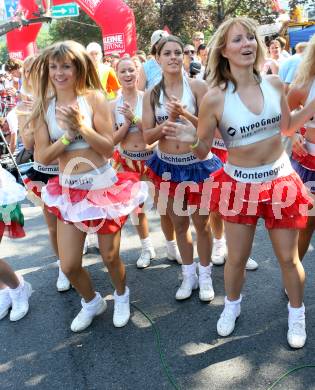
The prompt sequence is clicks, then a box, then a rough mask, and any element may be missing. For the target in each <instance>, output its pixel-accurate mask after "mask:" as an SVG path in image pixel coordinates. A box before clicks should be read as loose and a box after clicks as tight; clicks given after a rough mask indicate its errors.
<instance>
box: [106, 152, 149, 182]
mask: <svg viewBox="0 0 315 390" xmlns="http://www.w3.org/2000/svg"><path fill="white" fill-rule="evenodd" d="M112 161H113V163H112V166H113V168H114V169H115V170H116V171H118V170H119V169H120V168H121V169H122V170H123V171H124V172H135V173H139V174H140V175H141V176H143V175H145V174H146V171H147V167H146V165H145V162H146V161H145V160H138V161H137V160H131V159H129V158H125V157H122V155H121V154H120V153H119V150H115V152H114V154H113V157H112Z"/></svg>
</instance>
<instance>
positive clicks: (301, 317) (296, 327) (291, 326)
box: [287, 303, 306, 348]
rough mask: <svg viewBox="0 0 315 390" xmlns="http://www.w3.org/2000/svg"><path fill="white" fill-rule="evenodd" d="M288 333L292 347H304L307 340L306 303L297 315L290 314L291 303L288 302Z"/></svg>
mask: <svg viewBox="0 0 315 390" xmlns="http://www.w3.org/2000/svg"><path fill="white" fill-rule="evenodd" d="M288 308H289V317H288V334H287V339H288V343H289V345H290V347H291V348H303V347H304V344H305V342H306V331H305V308H304V305H303V307H302V308H301V310H298V312H299V314H298V317H297V316H293V315H290V303H289V304H288Z"/></svg>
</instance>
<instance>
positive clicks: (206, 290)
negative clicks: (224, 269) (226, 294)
mask: <svg viewBox="0 0 315 390" xmlns="http://www.w3.org/2000/svg"><path fill="white" fill-rule="evenodd" d="M213 298H214V290H213V286H212V279H211V276H208V277H207V278H200V276H199V299H200V300H201V301H202V302H210V301H212V300H213Z"/></svg>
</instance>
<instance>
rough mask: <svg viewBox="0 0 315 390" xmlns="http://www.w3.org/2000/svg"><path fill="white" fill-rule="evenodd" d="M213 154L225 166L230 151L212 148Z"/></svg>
mask: <svg viewBox="0 0 315 390" xmlns="http://www.w3.org/2000/svg"><path fill="white" fill-rule="evenodd" d="M211 152H212V153H213V154H215V155H216V156H217V157H218V158H219V159H220V160H221V161H222V163H223V164H225V163H226V162H227V158H228V151H227V150H223V149H218V148H214V147H213V148H211Z"/></svg>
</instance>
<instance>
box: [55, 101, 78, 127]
mask: <svg viewBox="0 0 315 390" xmlns="http://www.w3.org/2000/svg"><path fill="white" fill-rule="evenodd" d="M56 110H57V111H58V114H59V115H58V116H59V118H60V120H61V121H62V122H63V123H64V124H65V128H66V130H69V131H71V132H77V131H78V132H80V129H81V128H82V126H83V119H84V117H83V115H82V114H81V113H80V111H79V108H78V107H77V106H66V107H57V108H56Z"/></svg>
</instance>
